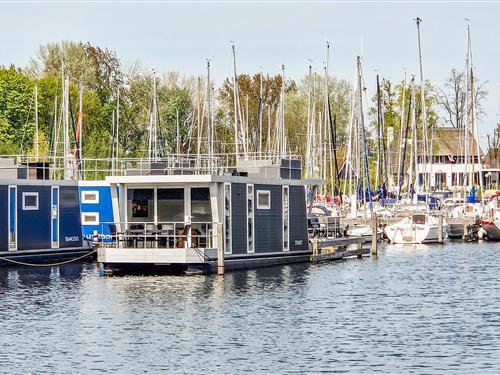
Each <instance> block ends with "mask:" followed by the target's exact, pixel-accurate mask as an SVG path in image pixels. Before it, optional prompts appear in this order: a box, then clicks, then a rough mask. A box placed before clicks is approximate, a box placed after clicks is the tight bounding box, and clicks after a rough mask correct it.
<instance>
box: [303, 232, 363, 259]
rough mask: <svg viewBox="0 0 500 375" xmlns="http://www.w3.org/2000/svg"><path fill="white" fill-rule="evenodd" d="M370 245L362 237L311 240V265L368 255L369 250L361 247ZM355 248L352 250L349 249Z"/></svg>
mask: <svg viewBox="0 0 500 375" xmlns="http://www.w3.org/2000/svg"><path fill="white" fill-rule="evenodd" d="M367 243H371V239H370V238H363V237H341V238H327V239H313V240H312V254H311V257H310V261H311V262H312V263H318V262H326V261H335V260H342V259H346V258H353V257H357V258H361V257H363V255H369V254H370V249H369V248H366V247H363V245H364V244H367ZM352 246H355V248H354V249H352V248H350V247H352Z"/></svg>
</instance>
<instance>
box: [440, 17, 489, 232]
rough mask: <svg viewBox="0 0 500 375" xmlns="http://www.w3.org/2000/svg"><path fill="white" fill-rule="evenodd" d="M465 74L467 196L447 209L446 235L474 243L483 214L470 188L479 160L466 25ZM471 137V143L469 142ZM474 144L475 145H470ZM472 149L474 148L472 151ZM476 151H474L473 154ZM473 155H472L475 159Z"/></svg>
mask: <svg viewBox="0 0 500 375" xmlns="http://www.w3.org/2000/svg"><path fill="white" fill-rule="evenodd" d="M465 61H466V63H465V71H466V94H465V100H466V105H465V107H466V108H465V121H464V128H463V131H464V137H463V140H464V143H463V150H464V159H465V176H464V177H465V181H464V182H466V185H467V190H468V191H470V196H469V197H466V196H465V195H466V194H467V193H466V191H464V199H463V204H462V205H458V206H456V207H453V208H451V209H450V210H449V211H448V212H447V213H446V215H447V218H446V222H447V224H448V230H447V234H448V237H450V238H463V239H464V240H465V239H473V240H475V239H477V237H478V232H479V227H480V224H481V220H480V216H481V215H482V213H483V205H482V204H481V203H480V202H479V203H476V201H475V187H474V164H475V163H476V160H475V158H476V157H477V163H478V164H479V168H480V169H481V157H480V149H479V136H478V129H477V116H476V103H475V95H474V73H473V69H474V68H473V64H472V47H471V38H470V27H469V25H467V52H466V59H465ZM471 137H472V139H471ZM474 143H475V145H474ZM474 146H475V147H474ZM474 148H476V150H474ZM475 154H476V155H475ZM481 174H482V173H481V171H480V173H479V185H480V189H481V190H482V177H481Z"/></svg>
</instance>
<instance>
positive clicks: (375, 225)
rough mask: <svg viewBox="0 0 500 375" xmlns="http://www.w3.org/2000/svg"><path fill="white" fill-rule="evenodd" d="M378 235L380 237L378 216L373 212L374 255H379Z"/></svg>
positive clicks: (372, 247) (372, 249)
mask: <svg viewBox="0 0 500 375" xmlns="http://www.w3.org/2000/svg"><path fill="white" fill-rule="evenodd" d="M377 235H378V223H377V214H376V213H375V212H373V211H372V246H371V252H372V254H373V255H377V251H378V242H377V240H378V239H377Z"/></svg>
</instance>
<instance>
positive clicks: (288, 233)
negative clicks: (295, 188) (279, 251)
mask: <svg viewBox="0 0 500 375" xmlns="http://www.w3.org/2000/svg"><path fill="white" fill-rule="evenodd" d="M285 190H286V191H287V202H286V203H287V207H288V209H287V213H286V214H287V215H286V216H287V217H286V220H287V239H286V240H287V242H286V243H287V245H288V246H287V247H285V223H284V222H283V221H284V220H285V214H284V212H282V218H281V220H282V226H281V231H282V233H283V242H282V244H283V251H290V187H289V186H288V185H284V186H283V187H282V189H281V204H282V207H283V208H282V210H283V211H284V208H285V207H284V204H285Z"/></svg>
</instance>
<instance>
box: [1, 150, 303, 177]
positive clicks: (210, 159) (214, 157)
mask: <svg viewBox="0 0 500 375" xmlns="http://www.w3.org/2000/svg"><path fill="white" fill-rule="evenodd" d="M6 159H10V160H12V163H11V164H6V163H2V164H1V165H0V172H1V171H2V170H4V171H5V170H13V171H14V170H15V171H18V170H23V169H25V170H26V177H23V178H27V179H31V178H32V179H54V180H59V179H66V180H102V179H104V177H106V176H126V175H140V176H144V175H193V174H194V175H198V174H215V175H221V174H224V173H228V172H229V173H231V172H232V171H234V170H237V169H238V168H239V167H240V165H239V163H241V162H242V161H243V162H246V163H245V169H247V170H248V169H251V168H260V167H261V166H262V162H263V161H267V162H268V163H269V166H271V167H276V168H279V167H280V161H281V160H285V159H286V160H301V157H300V156H297V155H294V154H277V153H258V152H257V153H248V154H247V155H246V156H245V157H243V156H242V155H239V156H238V158H237V157H236V154H234V153H233V154H231V153H224V154H200V155H196V154H194V155H193V154H170V155H168V156H165V157H161V158H82V159H79V160H77V159H75V158H74V157H73V156H68V157H64V156H29V155H0V160H6ZM252 162H255V164H254V165H252ZM300 165H301V164H300ZM290 169H299V168H294V167H293V166H291V167H290ZM300 169H301V167H300Z"/></svg>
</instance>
